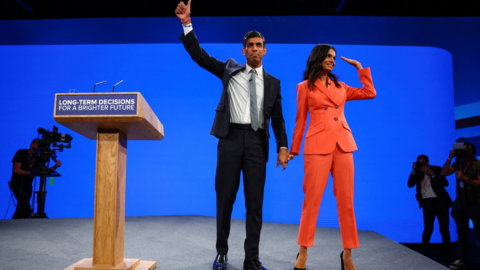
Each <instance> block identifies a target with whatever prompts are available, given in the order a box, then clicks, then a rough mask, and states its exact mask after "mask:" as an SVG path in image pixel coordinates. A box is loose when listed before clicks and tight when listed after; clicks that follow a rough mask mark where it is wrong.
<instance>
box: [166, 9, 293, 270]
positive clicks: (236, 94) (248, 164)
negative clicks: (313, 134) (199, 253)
mask: <svg viewBox="0 0 480 270" xmlns="http://www.w3.org/2000/svg"><path fill="white" fill-rule="evenodd" d="M190 3H191V1H189V2H188V4H187V5H185V4H184V3H183V2H180V3H179V4H178V6H177V9H176V10H175V14H176V15H177V17H178V18H179V19H180V20H181V21H182V24H183V27H184V34H183V35H181V36H180V39H181V40H182V43H183V45H184V47H185V49H186V50H187V52H188V53H189V54H190V57H191V58H192V59H193V61H195V62H196V63H197V64H198V65H199V66H200V67H202V68H204V69H206V70H207V71H209V72H210V73H212V74H213V75H215V76H217V77H218V78H219V79H220V80H222V84H223V88H222V94H221V96H220V101H219V103H218V106H217V108H216V113H215V120H214V122H213V127H212V131H211V134H212V135H214V136H215V137H217V138H218V139H219V142H218V150H217V151H218V152H217V171H216V176H215V191H216V194H217V241H216V249H217V256H216V258H215V261H214V263H213V269H227V256H226V255H227V252H228V236H229V234H230V219H231V214H232V208H233V204H234V202H235V198H236V194H237V191H238V188H239V183H240V172H241V171H243V181H244V190H245V206H246V208H247V213H246V231H247V237H246V239H245V260H244V264H243V269H248V270H249V269H252V270H263V269H265V267H263V266H262V263H261V262H260V261H259V256H258V254H259V249H258V245H259V242H260V231H261V228H262V207H263V191H264V186H265V176H266V162H267V161H268V151H269V150H268V149H269V146H268V139H269V137H270V133H269V122H270V120H271V121H272V128H273V132H274V133H275V138H276V143H277V152H278V159H277V167H278V165H279V164H282V166H283V169H285V167H286V164H287V162H288V142H287V135H286V132H285V121H284V119H283V113H282V102H281V101H282V96H281V93H280V81H279V80H278V79H277V78H275V77H273V76H272V75H270V74H268V73H267V72H265V70H263V67H262V60H263V55H264V54H265V53H266V52H267V48H266V47H265V38H264V37H263V35H262V34H261V33H259V32H257V31H250V32H248V33H247V34H246V35H245V37H244V38H243V49H242V52H243V54H244V55H245V56H246V60H247V63H246V64H244V65H239V64H238V63H237V62H236V61H235V60H234V59H231V58H230V59H228V60H227V61H225V62H222V61H219V60H217V59H215V58H214V57H212V56H210V55H208V54H207V53H206V52H205V51H204V50H203V49H202V48H201V47H200V44H199V42H198V40H197V37H196V36H195V33H194V31H193V29H192V24H191V19H190Z"/></svg>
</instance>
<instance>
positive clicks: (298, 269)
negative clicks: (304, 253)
mask: <svg viewBox="0 0 480 270" xmlns="http://www.w3.org/2000/svg"><path fill="white" fill-rule="evenodd" d="M298 255H300V253H297V259H298ZM306 269H307V268H297V267H295V266H294V267H293V270H306Z"/></svg>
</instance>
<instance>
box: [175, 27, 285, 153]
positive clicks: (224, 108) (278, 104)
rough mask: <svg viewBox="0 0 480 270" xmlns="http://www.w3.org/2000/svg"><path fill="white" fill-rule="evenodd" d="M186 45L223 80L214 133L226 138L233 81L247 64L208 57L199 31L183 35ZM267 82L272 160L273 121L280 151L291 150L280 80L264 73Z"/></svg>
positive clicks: (195, 58) (266, 120)
mask: <svg viewBox="0 0 480 270" xmlns="http://www.w3.org/2000/svg"><path fill="white" fill-rule="evenodd" d="M180 39H181V40H182V43H183V46H184V47H185V49H186V50H187V52H188V54H190V57H191V58H192V60H193V61H195V62H196V63H197V64H198V65H199V66H200V67H202V68H204V69H206V70H207V71H209V72H210V73H212V74H213V75H215V76H217V77H218V78H219V79H221V80H222V84H223V88H222V94H221V96H220V101H219V102H218V106H217V108H216V109H215V111H216V113H215V120H214V121H213V126H212V131H211V132H210V134H212V135H213V136H215V137H217V138H224V137H225V136H227V134H228V130H229V126H230V102H229V101H230V97H229V94H228V83H229V81H230V78H231V77H232V76H234V75H235V74H237V73H238V72H240V71H242V70H244V69H245V64H244V65H239V64H238V63H237V62H236V61H235V60H234V59H232V58H230V59H228V60H227V61H225V62H222V61H219V60H217V59H215V58H214V57H212V56H210V55H208V54H207V53H206V52H205V50H203V49H202V48H201V47H200V43H199V42H198V39H197V37H196V36H195V32H194V31H191V32H190V33H188V34H187V35H186V36H185V35H184V34H182V35H181V36H180ZM263 81H264V99H263V102H264V103H263V109H264V111H263V116H264V124H265V135H266V138H267V139H266V142H265V151H266V157H267V160H268V138H270V131H269V123H270V119H271V120H272V129H273V132H274V133H275V138H276V143H277V152H278V151H279V150H280V147H287V148H288V141H287V133H286V131H285V121H284V120H283V112H282V95H281V93H280V80H279V79H277V78H275V77H273V76H272V75H270V74H268V73H267V72H265V70H263Z"/></svg>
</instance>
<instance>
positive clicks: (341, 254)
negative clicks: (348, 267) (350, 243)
mask: <svg viewBox="0 0 480 270" xmlns="http://www.w3.org/2000/svg"><path fill="white" fill-rule="evenodd" d="M340 261H341V262H342V270H345V266H344V265H343V250H342V253H340Z"/></svg>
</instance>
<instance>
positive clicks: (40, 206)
mask: <svg viewBox="0 0 480 270" xmlns="http://www.w3.org/2000/svg"><path fill="white" fill-rule="evenodd" d="M32 174H33V175H34V176H40V189H39V191H35V194H37V213H35V214H33V216H32V218H48V217H47V214H46V213H45V198H46V197H47V191H46V187H47V177H60V176H62V175H61V174H59V173H58V172H56V171H54V170H50V169H48V168H47V167H46V166H43V167H41V168H40V169H38V171H32Z"/></svg>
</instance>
